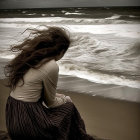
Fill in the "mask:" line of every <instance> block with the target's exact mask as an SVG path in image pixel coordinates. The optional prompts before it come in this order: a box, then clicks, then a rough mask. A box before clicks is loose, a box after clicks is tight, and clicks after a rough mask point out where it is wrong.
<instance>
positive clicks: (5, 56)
mask: <svg viewBox="0 0 140 140" xmlns="http://www.w3.org/2000/svg"><path fill="white" fill-rule="evenodd" d="M0 58H4V59H13V58H15V55H14V54H11V55H7V54H5V55H0Z"/></svg>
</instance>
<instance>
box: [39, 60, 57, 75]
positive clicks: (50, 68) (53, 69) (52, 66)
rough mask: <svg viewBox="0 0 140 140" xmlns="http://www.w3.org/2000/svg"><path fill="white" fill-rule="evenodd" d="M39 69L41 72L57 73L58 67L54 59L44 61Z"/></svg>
mask: <svg viewBox="0 0 140 140" xmlns="http://www.w3.org/2000/svg"><path fill="white" fill-rule="evenodd" d="M39 70H41V71H42V72H43V73H45V74H47V73H58V71H59V67H58V65H57V63H56V61H55V60H54V59H52V60H50V61H48V62H46V63H44V64H43V65H42V66H41V67H40V68H39Z"/></svg>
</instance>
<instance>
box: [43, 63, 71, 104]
mask: <svg viewBox="0 0 140 140" xmlns="http://www.w3.org/2000/svg"><path fill="white" fill-rule="evenodd" d="M46 70H47V71H46V73H45V76H44V78H43V88H44V92H43V96H44V102H45V103H46V105H47V106H48V107H56V106H59V105H62V104H64V103H66V102H69V101H71V99H70V97H69V96H65V95H63V94H58V93H56V88H57V82H58V72H59V69H58V66H57V64H56V62H55V61H51V62H49V63H48V65H47V68H46Z"/></svg>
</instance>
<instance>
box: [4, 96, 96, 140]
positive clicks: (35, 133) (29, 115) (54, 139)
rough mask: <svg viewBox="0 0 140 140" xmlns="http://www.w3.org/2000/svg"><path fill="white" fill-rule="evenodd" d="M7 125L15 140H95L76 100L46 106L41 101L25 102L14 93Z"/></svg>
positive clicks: (9, 101)
mask: <svg viewBox="0 0 140 140" xmlns="http://www.w3.org/2000/svg"><path fill="white" fill-rule="evenodd" d="M6 126H7V130H8V133H9V135H10V137H11V139H12V140H23V139H24V140H25V139H41V140H43V139H45V140H94V138H92V137H91V136H89V135H88V134H87V133H86V130H85V125H84V121H83V120H82V118H81V116H80V114H79V112H78V110H77V109H76V107H75V106H74V104H73V103H71V102H68V103H65V104H63V105H60V106H58V107H55V108H46V107H45V106H43V105H42V102H41V100H39V101H38V102H24V101H20V100H16V99H14V98H12V97H11V96H9V97H8V99H7V104H6Z"/></svg>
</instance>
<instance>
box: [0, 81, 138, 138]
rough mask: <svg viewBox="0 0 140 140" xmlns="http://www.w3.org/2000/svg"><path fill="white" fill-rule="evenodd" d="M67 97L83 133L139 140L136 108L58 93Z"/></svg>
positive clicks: (0, 89) (3, 90) (0, 108)
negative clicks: (77, 116) (82, 124)
mask: <svg viewBox="0 0 140 140" xmlns="http://www.w3.org/2000/svg"><path fill="white" fill-rule="evenodd" d="M4 82H5V83H6V80H0V130H3V131H6V126H5V103H6V99H7V97H8V96H9V92H10V90H9V89H8V88H7V87H5V86H3V83H4ZM58 92H59V93H63V94H66V95H69V96H70V97H71V98H72V100H73V103H74V104H75V106H76V107H77V109H78V110H79V112H80V114H81V117H82V118H83V120H84V121H85V125H86V129H87V132H88V133H89V134H91V135H96V136H98V137H100V138H108V139H111V140H140V104H139V103H136V102H129V101H124V100H118V99H111V98H104V97H99V96H91V95H86V94H81V93H75V92H68V91H63V90H58Z"/></svg>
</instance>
